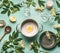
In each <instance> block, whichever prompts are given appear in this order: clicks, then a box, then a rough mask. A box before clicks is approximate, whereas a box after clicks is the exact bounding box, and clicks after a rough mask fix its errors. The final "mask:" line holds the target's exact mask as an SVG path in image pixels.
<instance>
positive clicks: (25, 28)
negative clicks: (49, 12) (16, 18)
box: [16, 18, 43, 37]
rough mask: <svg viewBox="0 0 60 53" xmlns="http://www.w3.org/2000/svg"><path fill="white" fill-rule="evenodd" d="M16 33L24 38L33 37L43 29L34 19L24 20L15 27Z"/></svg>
mask: <svg viewBox="0 0 60 53" xmlns="http://www.w3.org/2000/svg"><path fill="white" fill-rule="evenodd" d="M16 29H17V31H18V32H20V33H22V34H23V35H24V36H26V37H33V36H35V35H36V34H37V33H38V32H41V31H42V29H43V27H42V25H41V24H38V23H37V21H36V20H34V19H31V18H30V19H25V20H23V22H22V23H21V24H18V25H17V28H16Z"/></svg>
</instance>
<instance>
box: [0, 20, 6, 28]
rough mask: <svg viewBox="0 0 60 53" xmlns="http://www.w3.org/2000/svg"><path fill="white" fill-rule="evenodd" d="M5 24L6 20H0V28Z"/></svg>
mask: <svg viewBox="0 0 60 53" xmlns="http://www.w3.org/2000/svg"><path fill="white" fill-rule="evenodd" d="M5 25H6V22H5V21H4V20H0V28H2V27H4V26H5Z"/></svg>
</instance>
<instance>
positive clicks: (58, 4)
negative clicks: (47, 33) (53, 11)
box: [56, 0, 60, 8]
mask: <svg viewBox="0 0 60 53" xmlns="http://www.w3.org/2000/svg"><path fill="white" fill-rule="evenodd" d="M56 3H57V6H58V7H59V8H60V3H59V2H58V1H57V0H56Z"/></svg>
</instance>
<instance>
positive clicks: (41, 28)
mask: <svg viewBox="0 0 60 53" xmlns="http://www.w3.org/2000/svg"><path fill="white" fill-rule="evenodd" d="M42 31H43V25H42V24H41V23H39V32H42Z"/></svg>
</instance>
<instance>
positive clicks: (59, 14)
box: [55, 13, 60, 23]
mask: <svg viewBox="0 0 60 53" xmlns="http://www.w3.org/2000/svg"><path fill="white" fill-rule="evenodd" d="M55 20H57V21H58V23H60V13H56V17H55Z"/></svg>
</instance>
